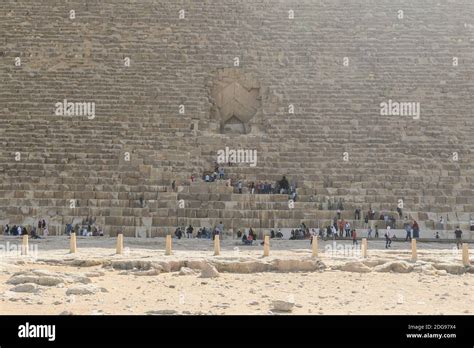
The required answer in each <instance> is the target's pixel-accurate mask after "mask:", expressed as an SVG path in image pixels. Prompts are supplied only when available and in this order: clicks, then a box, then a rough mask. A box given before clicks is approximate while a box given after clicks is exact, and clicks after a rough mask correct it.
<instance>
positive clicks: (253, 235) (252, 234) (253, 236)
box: [249, 227, 257, 240]
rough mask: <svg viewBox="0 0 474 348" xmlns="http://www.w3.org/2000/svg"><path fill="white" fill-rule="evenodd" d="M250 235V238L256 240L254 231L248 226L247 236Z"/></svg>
mask: <svg viewBox="0 0 474 348" xmlns="http://www.w3.org/2000/svg"><path fill="white" fill-rule="evenodd" d="M250 236H252V240H256V239H257V236H256V235H255V232H254V231H253V229H252V228H251V227H250V229H249V237H250Z"/></svg>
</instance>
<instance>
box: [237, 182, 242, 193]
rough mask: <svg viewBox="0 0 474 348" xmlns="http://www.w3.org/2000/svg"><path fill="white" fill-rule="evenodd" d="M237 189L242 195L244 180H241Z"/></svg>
mask: <svg viewBox="0 0 474 348" xmlns="http://www.w3.org/2000/svg"><path fill="white" fill-rule="evenodd" d="M237 189H238V190H239V193H242V180H239V182H238V183H237Z"/></svg>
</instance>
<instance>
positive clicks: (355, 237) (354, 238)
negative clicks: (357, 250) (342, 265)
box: [352, 229, 357, 246]
mask: <svg viewBox="0 0 474 348" xmlns="http://www.w3.org/2000/svg"><path fill="white" fill-rule="evenodd" d="M354 245H357V232H356V230H355V229H353V230H352V246H354Z"/></svg>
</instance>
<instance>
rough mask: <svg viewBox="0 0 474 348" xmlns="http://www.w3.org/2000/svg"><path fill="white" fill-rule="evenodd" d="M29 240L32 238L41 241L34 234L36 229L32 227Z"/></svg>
mask: <svg viewBox="0 0 474 348" xmlns="http://www.w3.org/2000/svg"><path fill="white" fill-rule="evenodd" d="M31 238H32V239H41V237H40V236H38V234H37V233H36V227H33V228H32V229H31Z"/></svg>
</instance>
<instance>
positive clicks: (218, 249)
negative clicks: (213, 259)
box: [214, 234, 221, 256]
mask: <svg viewBox="0 0 474 348" xmlns="http://www.w3.org/2000/svg"><path fill="white" fill-rule="evenodd" d="M220 254H221V242H220V238H219V235H218V234H216V235H215V236H214V256H218V255H220Z"/></svg>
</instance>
